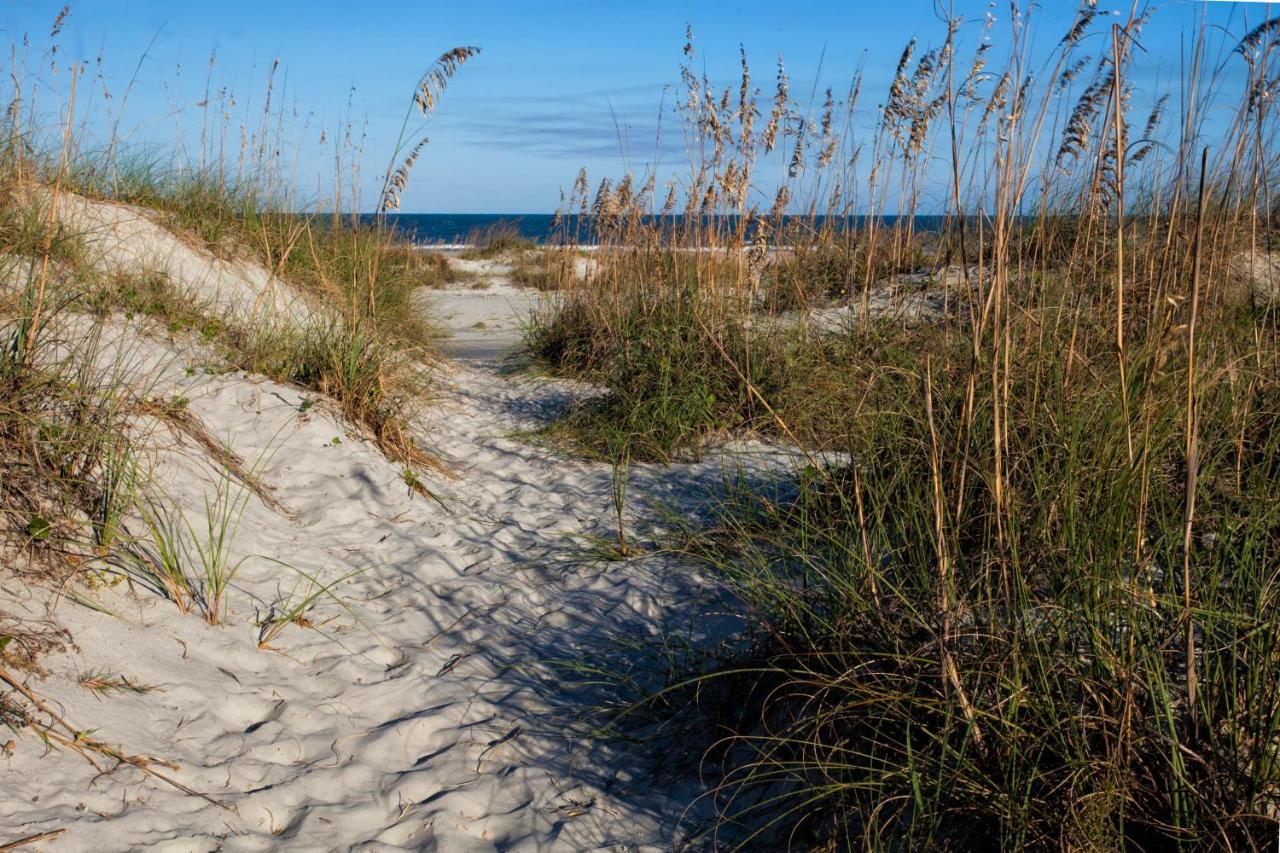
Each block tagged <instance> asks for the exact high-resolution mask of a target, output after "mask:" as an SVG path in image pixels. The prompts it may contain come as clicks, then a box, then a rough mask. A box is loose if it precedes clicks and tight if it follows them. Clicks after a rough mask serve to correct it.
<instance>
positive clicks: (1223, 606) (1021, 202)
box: [527, 4, 1280, 850]
mask: <svg viewBox="0 0 1280 853" xmlns="http://www.w3.org/2000/svg"><path fill="white" fill-rule="evenodd" d="M1015 11H1017V10H1015ZM1020 11H1021V14H1020V15H1019V14H1015V16H1014V19H1013V23H1012V25H1011V29H1010V30H1009V31H1007V32H1003V33H1001V32H994V31H992V30H991V29H990V26H991V25H990V24H989V23H988V24H987V25H985V26H983V27H982V28H981V29H980V30H975V29H974V25H969V26H967V27H965V28H964V29H962V28H961V27H960V24H959V22H958V21H953V22H952V23H951V25H950V26H948V27H943V28H942V30H941V32H940V33H939V34H937V38H936V39H935V40H934V41H933V42H931V43H929V44H931V45H932V46H929V47H926V43H925V42H923V41H922V42H919V43H918V42H916V41H914V40H913V41H912V42H911V43H910V44H908V45H907V46H906V48H905V50H904V51H903V54H902V57H901V62H900V63H899V65H898V67H897V69H896V71H895V73H894V76H893V78H892V85H891V88H890V89H889V91H888V92H887V93H883V95H881V93H875V95H871V94H869V93H867V92H863V91H861V89H862V84H861V80H860V79H855V80H854V81H853V82H852V84H851V85H850V88H849V92H848V96H847V98H839V97H838V95H836V94H833V93H832V92H830V91H828V92H827V93H826V95H825V99H823V98H822V97H821V96H819V97H818V98H816V99H814V100H813V101H812V102H811V103H810V105H809V106H808V107H807V108H806V107H804V106H800V105H797V104H796V103H795V101H794V98H793V96H792V95H791V93H790V92H789V81H788V78H787V75H786V72H785V69H783V68H782V67H781V66H780V67H779V69H778V75H777V82H776V88H775V90H774V93H773V96H772V98H770V97H769V96H768V93H767V92H766V93H765V94H763V95H762V94H761V93H760V91H759V89H758V88H757V87H756V86H755V84H754V83H753V78H752V74H751V69H750V68H749V66H748V64H747V61H746V58H745V56H744V57H743V63H742V69H741V74H742V76H741V84H740V86H737V87H731V88H725V89H722V90H721V89H717V88H715V87H713V86H712V85H711V83H710V82H709V81H708V78H707V77H706V76H705V72H701V71H700V70H699V68H700V67H701V63H702V62H703V59H702V58H701V57H698V56H696V55H695V53H694V51H693V48H692V39H691V40H690V45H688V46H686V49H685V52H686V56H687V59H686V64H685V65H684V66H683V67H682V69H681V78H682V80H683V91H682V94H681V100H680V110H681V112H682V115H683V117H684V128H683V131H684V135H685V138H686V139H688V140H690V142H689V160H690V163H691V167H690V170H689V171H688V172H687V173H685V174H682V175H681V176H680V179H679V184H678V186H677V185H676V184H673V185H672V187H671V190H670V194H669V195H668V197H667V202H666V204H665V205H662V204H661V198H662V196H663V195H664V190H663V188H662V187H661V186H657V187H655V182H654V180H653V179H652V178H650V177H648V176H646V175H639V176H635V175H626V176H624V177H622V178H621V180H609V179H606V180H604V181H603V182H602V183H601V184H600V185H599V187H598V189H596V190H595V191H594V193H593V192H592V191H591V189H590V188H589V186H588V184H587V182H586V180H585V176H584V178H583V179H581V180H580V182H579V184H578V186H577V187H576V193H575V195H574V197H573V198H572V199H571V200H570V203H569V206H568V210H569V211H570V212H571V213H572V212H577V211H578V210H579V209H581V210H582V211H583V212H585V213H589V215H590V216H591V218H592V219H591V221H592V222H593V224H594V225H595V226H596V227H597V228H598V229H599V230H600V233H601V234H602V235H603V238H602V243H603V246H602V247H601V250H600V252H599V253H598V255H597V263H598V266H597V268H596V271H595V274H594V275H593V276H592V277H590V278H588V279H585V280H582V281H571V282H566V284H565V289H564V291H563V296H562V301H561V302H560V303H558V304H556V305H554V306H552V307H550V308H548V309H547V310H545V311H543V312H542V313H541V314H540V315H539V316H538V317H537V318H536V322H535V324H534V326H533V327H532V328H531V330H530V331H529V333H528V336H527V341H528V346H529V348H530V350H531V351H532V352H533V353H534V354H535V355H536V356H537V357H538V358H540V359H541V361H542V362H543V363H544V364H546V365H547V366H549V367H550V368H551V369H552V370H553V371H556V372H558V373H561V374H566V375H569V376H573V377H578V378H583V379H588V380H590V381H593V382H596V383H599V384H601V385H603V386H605V387H607V388H608V389H609V393H608V394H606V395H604V396H602V397H598V398H594V399H592V400H590V401H588V402H586V403H584V404H582V405H580V406H579V407H577V408H576V409H574V410H573V411H572V412H571V413H570V414H569V415H568V416H567V417H566V418H565V419H563V420H562V421H560V422H559V423H558V424H556V425H555V426H553V427H552V428H551V429H550V434H551V435H552V436H554V437H556V438H558V439H559V440H561V441H564V442H567V443H568V444H569V446H576V447H578V448H580V449H582V450H584V451H586V452H589V453H591V454H596V455H600V456H602V457H604V458H607V459H615V460H616V459H623V460H630V459H654V460H662V461H671V460H680V459H689V458H695V457H697V456H699V455H700V454H701V453H703V452H704V450H705V448H707V447H708V446H709V445H710V444H714V443H715V442H717V441H719V440H721V439H723V438H724V437H725V436H731V435H743V434H754V435H758V436H763V437H765V438H767V439H769V440H773V441H779V442H783V443H788V444H792V445H794V446H796V447H798V448H801V449H803V451H804V454H805V456H806V460H807V461H806V462H805V463H804V465H803V467H802V469H801V470H800V471H799V472H798V475H797V476H795V477H794V478H789V480H788V482H786V483H780V484H776V485H773V486H760V485H755V486H745V485H744V486H742V487H740V488H738V489H736V490H731V492H730V493H729V494H728V495H727V496H726V497H725V498H724V499H723V500H721V501H720V502H718V504H717V505H716V506H715V507H714V510H713V511H712V517H711V518H710V519H708V520H705V521H704V522H700V523H696V524H695V523H692V522H686V524H685V529H684V530H683V532H682V533H681V534H680V535H679V536H677V537H676V540H677V541H676V542H675V543H674V544H673V546H672V547H676V548H678V549H679V550H681V551H682V552H683V553H686V554H687V555H690V556H691V557H693V558H694V559H696V560H698V561H701V562H702V563H703V564H704V565H705V566H707V567H709V568H710V569H712V570H713V571H714V573H715V574H716V576H718V577H719V578H721V579H722V580H723V582H724V583H726V584H727V585H728V586H729V588H730V589H732V590H733V592H734V593H735V595H736V597H737V598H738V599H739V601H740V602H741V604H742V606H743V607H744V608H745V609H746V612H747V613H749V614H750V620H749V622H750V624H749V627H748V628H747V629H746V632H745V634H744V636H743V637H742V638H741V643H742V645H740V646H739V651H737V652H734V653H733V654H727V655H725V656H723V657H721V658H717V659H714V660H712V661H711V662H709V663H708V662H705V661H704V662H702V663H700V664H698V665H697V666H691V667H686V668H685V669H683V670H680V671H677V672H675V673H674V674H672V675H671V676H670V677H669V679H668V682H669V683H668V686H667V687H666V688H665V689H664V690H662V691H660V692H658V693H656V694H653V695H648V696H639V697H637V696H634V695H633V696H632V697H631V700H630V701H620V702H619V705H618V712H617V713H618V714H619V717H618V719H617V720H616V721H615V725H616V726H618V727H620V728H625V727H626V726H629V725H636V724H638V722H637V720H638V719H648V720H650V721H651V722H657V723H661V724H662V726H664V727H667V728H666V729H664V730H674V731H678V732H685V733H686V734H685V735H684V736H686V737H688V738H690V739H691V741H692V742H694V743H695V744H696V745H697V746H696V748H698V749H705V750H706V755H705V764H704V768H703V769H704V772H710V770H711V769H712V768H714V770H715V772H714V773H712V774H711V775H712V777H713V778H714V779H715V782H714V784H713V786H712V787H711V789H710V790H709V792H708V793H707V794H706V796H707V797H708V798H710V799H713V800H714V801H715V803H716V808H717V812H718V814H719V816H720V820H721V823H720V826H719V828H718V830H717V834H718V837H720V838H721V839H722V841H723V842H724V843H726V844H730V845H741V846H743V847H746V848H756V849H760V848H775V847H795V848H802V849H803V848H820V849H847V848H855V847H867V848H873V849H879V848H888V849H926V848H930V849H931V848H941V849H987V848H991V849H1015V848H1018V849H1021V848H1028V847H1029V848H1036V849H1044V848H1063V849H1078V848H1089V849H1146V850H1154V849H1175V848H1179V847H1180V846H1186V847H1188V848H1191V847H1195V848H1200V847H1223V848H1242V849H1263V848H1265V847H1267V846H1268V845H1270V844H1272V843H1274V835H1275V820H1276V816H1277V814H1278V812H1277V808H1278V807H1280V802H1278V800H1277V796H1278V795H1280V786H1278V783H1280V777H1277V765H1276V757H1277V749H1278V748H1280V728H1277V726H1278V725H1280V716H1278V714H1277V712H1278V711H1280V708H1277V705H1276V702H1275V697H1276V695H1277V692H1278V691H1280V680H1278V679H1280V667H1278V666H1277V664H1278V663H1280V645H1277V639H1278V638H1280V617H1278V616H1277V613H1280V610H1277V607H1276V603H1277V602H1276V599H1275V598H1274V597H1273V596H1274V594H1275V591H1276V589H1277V580H1278V579H1280V575H1278V574H1277V572H1280V476H1277V475H1278V474H1280V470H1277V460H1278V459H1280V456H1278V455H1277V454H1278V451H1280V432H1278V431H1277V428H1276V424H1277V419H1276V418H1277V413H1278V406H1280V373H1278V369H1280V341H1278V339H1277V325H1278V323H1280V312H1278V311H1277V308H1278V307H1280V290H1278V289H1277V287H1278V286H1280V284H1278V282H1280V279H1277V277H1276V273H1277V270H1278V269H1280V268H1277V266H1276V260H1277V257H1280V256H1277V255H1276V254H1274V249H1273V245H1274V240H1275V230H1274V216H1275V213H1276V207H1275V205H1276V198H1275V196H1274V183H1273V181H1274V179H1273V175H1274V174H1275V170H1276V168H1277V166H1278V165H1280V163H1278V162H1277V149H1276V147H1275V144H1274V143H1275V133H1276V124H1275V116H1274V114H1273V112H1272V109H1271V102H1272V96H1273V92H1274V81H1273V80H1272V78H1271V76H1269V75H1270V74H1271V73H1272V70H1271V69H1273V67H1274V48H1275V34H1276V32H1277V30H1276V27H1275V23H1276V22H1275V21H1269V22H1267V23H1264V24H1262V25H1261V26H1258V27H1257V28H1256V29H1253V30H1252V31H1248V32H1238V33H1227V34H1224V33H1220V32H1210V31H1208V30H1202V31H1200V32H1198V33H1195V34H1192V36H1191V44H1192V45H1193V47H1194V49H1193V51H1192V52H1191V53H1190V55H1189V56H1188V57H1187V59H1186V67H1185V68H1184V70H1183V73H1182V75H1181V78H1180V79H1177V80H1174V81H1173V87H1172V88H1170V89H1169V91H1165V92H1156V93H1155V94H1152V93H1151V91H1149V90H1145V91H1141V92H1139V90H1138V89H1137V88H1136V85H1135V83H1134V82H1133V80H1134V79H1135V77H1136V76H1137V74H1138V73H1139V72H1140V71H1141V70H1142V68H1143V63H1144V62H1146V61H1148V59H1149V57H1145V56H1144V55H1143V51H1142V50H1141V48H1140V44H1141V41H1142V32H1143V27H1144V25H1145V24H1146V23H1147V20H1146V16H1145V15H1141V16H1140V15H1136V14H1135V15H1134V16H1132V17H1129V18H1121V19H1118V20H1117V19H1113V18H1111V17H1110V16H1105V17H1104V16H1102V15H1100V14H1099V13H1098V12H1097V11H1096V10H1095V9H1094V8H1093V4H1084V5H1082V6H1081V7H1080V9H1079V12H1078V14H1077V15H1076V17H1075V20H1074V22H1073V23H1072V25H1071V26H1070V28H1069V29H1068V30H1067V31H1066V32H1064V33H1062V35H1061V39H1060V41H1058V43H1057V44H1056V46H1054V48H1053V49H1052V51H1049V52H1048V53H1047V54H1046V53H1043V52H1042V53H1037V54H1035V55H1032V53H1031V52H1030V50H1029V49H1028V48H1027V47H1026V41H1025V38H1026V34H1027V32H1029V31H1030V29H1031V28H1032V27H1033V25H1034V23H1035V20H1034V19H1035V16H1036V10H1035V9H1033V8H1029V7H1027V8H1023V9H1021V10H1020ZM1222 56H1225V57H1226V59H1224V60H1219V59H1216V57H1222ZM997 57H1000V59H998V60H997V59H996V58H997ZM1219 61H1221V62H1223V63H1225V64H1230V65H1231V66H1233V68H1234V70H1235V71H1237V72H1241V71H1242V72H1243V73H1242V74H1239V75H1238V76H1239V77H1240V78H1241V79H1243V81H1244V85H1243V86H1242V87H1241V88H1240V89H1238V90H1236V89H1234V88H1233V89H1231V90H1229V91H1225V90H1224V89H1223V87H1222V84H1221V83H1220V82H1218V81H1219V79H1220V76H1221V68H1219V67H1215V66H1214V63H1215V62H1219ZM1144 79H1147V80H1149V79H1150V76H1147V77H1146V78H1144ZM872 97H874V98H875V99H878V100H881V106H878V107H876V108H875V109H874V115H875V117H876V118H875V122H874V126H873V127H871V128H870V129H868V130H863V129H861V128H860V126H859V124H858V122H857V121H855V116H856V115H858V114H859V112H858V111H859V110H863V111H870V110H869V108H867V107H866V106H865V104H864V103H861V102H862V101H866V100H868V99H869V98H872ZM1224 101H1226V102H1228V103H1232V104H1234V107H1232V109H1231V110H1229V111H1227V112H1225V113H1224V111H1223V110H1222V109H1221V108H1219V109H1218V110H1216V111H1213V112H1211V110H1210V108H1209V105H1210V104H1215V105H1219V107H1220V105H1221V103H1222V102H1224ZM1138 102H1141V103H1143V104H1145V106H1144V107H1143V108H1141V109H1140V108H1139V107H1138V106H1137V103H1138ZM770 155H772V157H773V158H774V159H775V160H776V159H777V158H778V157H779V156H781V159H782V161H783V162H784V163H785V164H786V168H785V172H784V178H783V180H782V183H781V185H780V186H779V187H778V189H777V190H776V195H774V194H773V191H772V190H770V189H769V188H770V187H771V186H772V183H771V182H772V181H773V180H774V176H773V174H772V171H771V170H765V169H763V168H761V164H762V163H765V162H767V161H766V158H768V157H769V156H770ZM677 190H678V191H677ZM939 198H942V199H945V203H943V204H942V205H941V206H940V207H939V206H937V205H938V201H937V200H938V199H939ZM924 199H930V200H931V203H932V204H933V205H935V206H934V207H932V208H930V207H925V206H924V203H923V200H924ZM655 209H658V210H661V211H662V212H664V213H673V214H682V216H680V217H679V218H677V219H675V220H661V221H659V222H655V221H654V220H653V219H652V218H651V217H650V216H649V214H651V213H652V212H653V211H654V210H655ZM785 214H792V215H789V216H788V215H785ZM888 214H897V216H896V217H895V216H889V215H888ZM924 214H930V215H937V216H938V219H939V221H938V222H937V224H936V226H935V227H931V228H926V227H924V226H922V225H921V224H920V223H921V222H923V221H924V220H922V219H920V220H918V219H916V218H915V217H917V216H920V215H924ZM850 216H862V217H864V218H862V219H859V220H855V221H854V223H853V224H852V225H850V224H849V220H848V217H850Z"/></svg>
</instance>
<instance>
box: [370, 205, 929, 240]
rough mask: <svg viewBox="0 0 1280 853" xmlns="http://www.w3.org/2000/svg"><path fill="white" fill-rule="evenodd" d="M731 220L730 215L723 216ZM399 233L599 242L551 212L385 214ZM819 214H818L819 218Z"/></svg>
mask: <svg viewBox="0 0 1280 853" xmlns="http://www.w3.org/2000/svg"><path fill="white" fill-rule="evenodd" d="M648 218H649V220H650V221H651V223H653V224H660V225H669V226H678V225H679V224H680V223H681V222H682V220H683V217H681V216H667V217H662V216H653V217H648ZM725 219H726V220H728V221H729V222H730V223H731V222H732V218H731V217H726V218H725ZM897 219H898V217H894V216H886V217H883V218H882V219H881V222H882V223H884V224H893V223H894V222H896V221H897ZM387 220H388V221H389V222H391V223H392V224H393V225H394V226H395V227H396V228H397V229H398V230H399V231H400V232H401V233H402V234H404V235H405V236H406V237H409V238H410V239H412V240H413V241H414V242H415V243H418V244H419V245H440V244H445V245H463V244H469V243H474V242H475V240H476V237H477V236H478V235H480V234H482V233H483V232H484V231H485V230H487V229H495V228H498V229H503V230H514V231H516V232H517V233H518V234H519V235H520V236H521V237H524V238H525V239H527V240H532V241H533V242H535V243H555V242H565V239H566V237H567V238H568V241H569V242H573V243H578V244H591V243H598V242H599V238H598V237H597V235H596V234H595V232H594V230H593V229H592V227H591V223H590V220H589V218H582V219H580V220H579V218H578V217H570V218H569V221H568V222H567V223H566V222H564V221H563V220H562V221H560V222H559V223H557V221H556V217H555V215H553V214H550V213H392V214H388V215H387ZM821 220H822V217H819V221H821ZM944 222H945V219H944V218H943V217H941V216H917V217H916V218H915V227H916V229H917V230H919V231H926V232H928V231H938V230H941V228H942V226H943V223H944ZM867 223H868V217H863V216H849V217H843V218H842V222H840V223H837V224H838V225H843V226H845V227H861V226H864V225H866V224H867Z"/></svg>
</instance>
